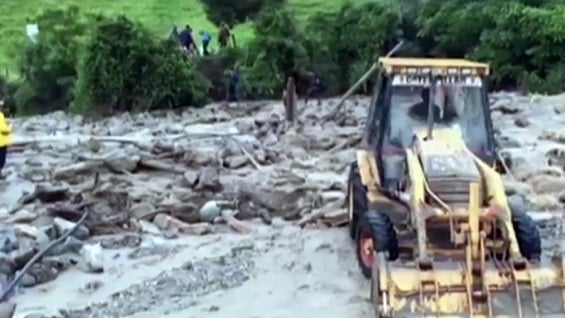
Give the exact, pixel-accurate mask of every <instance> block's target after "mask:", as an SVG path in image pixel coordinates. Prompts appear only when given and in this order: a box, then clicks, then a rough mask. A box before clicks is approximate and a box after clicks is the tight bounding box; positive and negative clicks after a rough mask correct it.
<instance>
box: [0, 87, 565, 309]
mask: <svg viewBox="0 0 565 318" xmlns="http://www.w3.org/2000/svg"><path fill="white" fill-rule="evenodd" d="M491 100H492V109H493V113H492V117H493V120H494V126H495V128H496V130H497V139H498V140H499V142H500V143H501V144H502V146H503V148H504V150H505V151H506V152H507V153H508V154H509V156H510V158H511V164H512V168H513V173H512V175H513V177H514V179H513V178H511V177H510V176H507V177H505V182H506V184H507V191H508V194H509V195H510V196H511V199H512V200H523V201H524V204H527V206H528V209H529V210H530V211H531V215H533V216H534V217H536V218H537V219H539V222H540V224H542V225H543V233H544V235H545V236H546V240H545V242H544V247H545V248H546V251H547V252H548V253H549V252H551V251H553V250H554V249H555V247H556V245H559V244H560V243H561V240H560V239H559V238H558V236H557V230H556V228H555V226H553V223H554V222H553V221H551V220H548V219H552V218H553V217H560V216H561V211H562V202H563V201H565V193H564V192H563V191H564V189H565V177H564V176H563V173H564V166H565V145H564V144H565V130H563V127H565V125H564V124H565V116H564V115H563V114H562V113H563V112H565V96H551V97H543V96H518V95H516V94H511V93H499V94H495V95H492V96H491ZM335 102H336V101H335V100H326V101H324V102H323V103H322V105H321V106H316V105H309V106H308V107H307V108H305V107H303V105H302V104H301V105H300V106H301V107H300V109H301V112H300V115H299V119H298V122H297V123H296V124H294V125H292V126H290V125H288V124H287V123H286V122H285V121H284V113H283V107H282V104H281V103H279V102H262V103H249V104H242V105H240V107H237V106H235V105H232V106H231V107H226V106H223V105H210V106H208V107H206V108H204V109H198V110H187V111H184V112H177V113H173V112H162V113H153V114H139V115H129V114H124V115H121V116H117V117H112V118H108V119H104V120H101V121H90V120H85V119H83V118H81V117H78V116H69V115H65V114H62V113H55V114H51V115H48V116H42V117H33V118H26V119H17V120H14V131H15V141H16V145H14V147H12V150H11V152H10V154H9V156H8V163H7V166H6V168H5V169H4V171H3V175H4V180H2V181H1V183H0V187H2V188H3V192H2V193H1V194H0V196H1V197H2V198H1V200H0V202H3V203H4V205H3V208H2V209H1V210H0V218H1V219H2V220H3V223H4V226H3V228H2V232H0V234H1V235H2V240H3V241H4V245H3V246H2V254H0V256H1V259H0V260H1V262H0V265H2V266H0V274H2V275H5V277H10V276H13V275H14V273H16V272H17V271H18V270H19V269H21V266H22V265H23V263H25V261H26V260H27V259H29V258H30V257H31V255H33V253H34V252H36V251H37V250H38V249H41V248H43V247H44V246H46V245H47V244H49V242H52V241H53V240H55V239H57V238H58V237H60V236H61V235H62V234H63V233H64V232H65V231H66V230H68V229H69V228H70V227H72V226H73V225H74V223H75V222H77V221H78V219H79V218H80V216H82V215H83V213H85V212H88V213H89V214H88V217H87V219H86V221H85V223H84V224H83V225H82V226H81V227H80V228H79V230H78V231H77V232H75V234H74V235H73V236H72V237H70V238H68V239H66V240H65V241H64V244H62V245H60V246H58V247H57V248H55V249H54V250H53V251H51V252H50V253H49V254H48V255H47V256H46V257H44V258H43V260H42V261H41V262H40V263H38V264H37V265H36V266H34V267H33V269H32V271H31V272H30V274H29V275H26V277H25V278H24V279H23V280H22V282H21V284H20V286H19V287H18V288H17V290H16V292H15V295H14V296H13V298H12V300H13V301H15V302H16V303H17V304H18V308H17V314H16V317H42V316H45V317H51V316H56V317H156V316H159V317H160V316H167V317H182V318H185V317H203V316H206V317H250V318H251V317H269V318H270V317H272V318H276V317H291V316H294V315H298V314H305V315H306V316H310V317H336V318H337V317H345V316H355V317H369V316H370V314H371V309H370V306H369V304H368V303H367V298H368V284H367V282H365V281H364V279H362V277H361V274H360V273H359V271H358V269H357V265H356V260H355V256H354V249H353V247H352V245H351V243H350V241H349V239H348V237H347V234H346V229H345V228H343V227H339V226H340V225H343V224H344V212H345V209H344V208H343V207H342V203H343V198H344V193H345V191H344V190H345V180H346V174H347V168H348V164H349V163H350V162H351V161H352V160H353V158H354V153H353V151H354V150H353V149H354V147H355V146H356V145H357V144H358V143H359V141H360V136H361V132H362V129H363V126H364V116H365V115H366V107H367V103H368V100H367V99H362V98H361V99H355V100H353V101H351V102H349V103H348V104H347V106H346V114H344V115H343V116H340V118H339V119H338V120H336V121H329V122H325V121H324V120H322V118H323V116H324V115H325V114H327V113H328V112H329V111H330V110H331V109H332V106H333V105H334V104H335ZM218 134H221V135H222V136H218ZM234 217H235V218H236V219H234ZM237 219H239V220H243V221H241V222H238V221H237ZM548 223H551V226H548ZM299 225H302V226H304V227H305V228H304V229H301V227H300V226H299Z"/></svg>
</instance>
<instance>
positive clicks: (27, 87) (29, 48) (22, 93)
mask: <svg viewBox="0 0 565 318" xmlns="http://www.w3.org/2000/svg"><path fill="white" fill-rule="evenodd" d="M36 21H38V24H39V29H40V33H39V35H38V37H37V43H28V44H27V45H26V46H25V48H24V49H23V54H22V56H21V59H20V61H19V67H20V70H21V76H22V85H21V86H20V88H19V89H18V91H17V93H16V94H15V99H16V104H17V109H18V113H19V114H31V113H45V112H49V111H53V110H57V109H64V108H66V107H67V105H68V103H69V102H70V96H69V91H70V89H71V87H72V83H73V82H74V79H75V77H76V69H75V65H76V61H77V59H78V55H79V51H80V47H81V43H80V41H81V39H80V35H82V34H84V32H85V31H86V28H87V22H86V21H85V20H81V19H80V17H79V11H78V8H77V7H76V6H72V7H69V8H67V9H57V10H47V11H45V12H43V13H42V14H40V15H39V16H37V17H36Z"/></svg>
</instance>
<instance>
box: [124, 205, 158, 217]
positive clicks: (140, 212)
mask: <svg viewBox="0 0 565 318" xmlns="http://www.w3.org/2000/svg"><path fill="white" fill-rule="evenodd" d="M151 211H155V207H154V206H153V205H152V204H150V203H147V202H141V203H136V204H134V205H132V207H131V208H130V210H129V214H130V215H131V217H133V218H134V219H141V218H143V217H144V216H145V215H147V213H149V212H151Z"/></svg>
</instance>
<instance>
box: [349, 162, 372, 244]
mask: <svg viewBox="0 0 565 318" xmlns="http://www.w3.org/2000/svg"><path fill="white" fill-rule="evenodd" d="M345 200H346V204H347V209H350V205H351V203H350V200H353V204H352V205H353V216H352V217H351V220H350V221H349V237H350V238H351V239H352V240H354V239H355V237H356V236H357V223H359V216H360V215H362V214H363V213H365V212H367V206H368V200H367V188H366V187H365V186H364V185H363V182H361V175H360V174H359V166H358V165H357V162H352V163H351V165H350V167H349V176H348V178H347V195H346V198H345Z"/></svg>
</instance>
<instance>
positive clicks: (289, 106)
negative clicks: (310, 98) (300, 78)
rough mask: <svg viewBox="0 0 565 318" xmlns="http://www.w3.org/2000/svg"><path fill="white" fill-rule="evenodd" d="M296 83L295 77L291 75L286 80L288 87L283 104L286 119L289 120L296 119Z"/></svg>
mask: <svg viewBox="0 0 565 318" xmlns="http://www.w3.org/2000/svg"><path fill="white" fill-rule="evenodd" d="M296 100H297V96H296V85H295V83H294V78H293V77H292V76H291V77H289V78H288V80H287V81H286V89H285V92H284V94H283V104H284V108H285V111H286V120H287V121H289V122H293V121H294V116H295V114H296Z"/></svg>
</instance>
